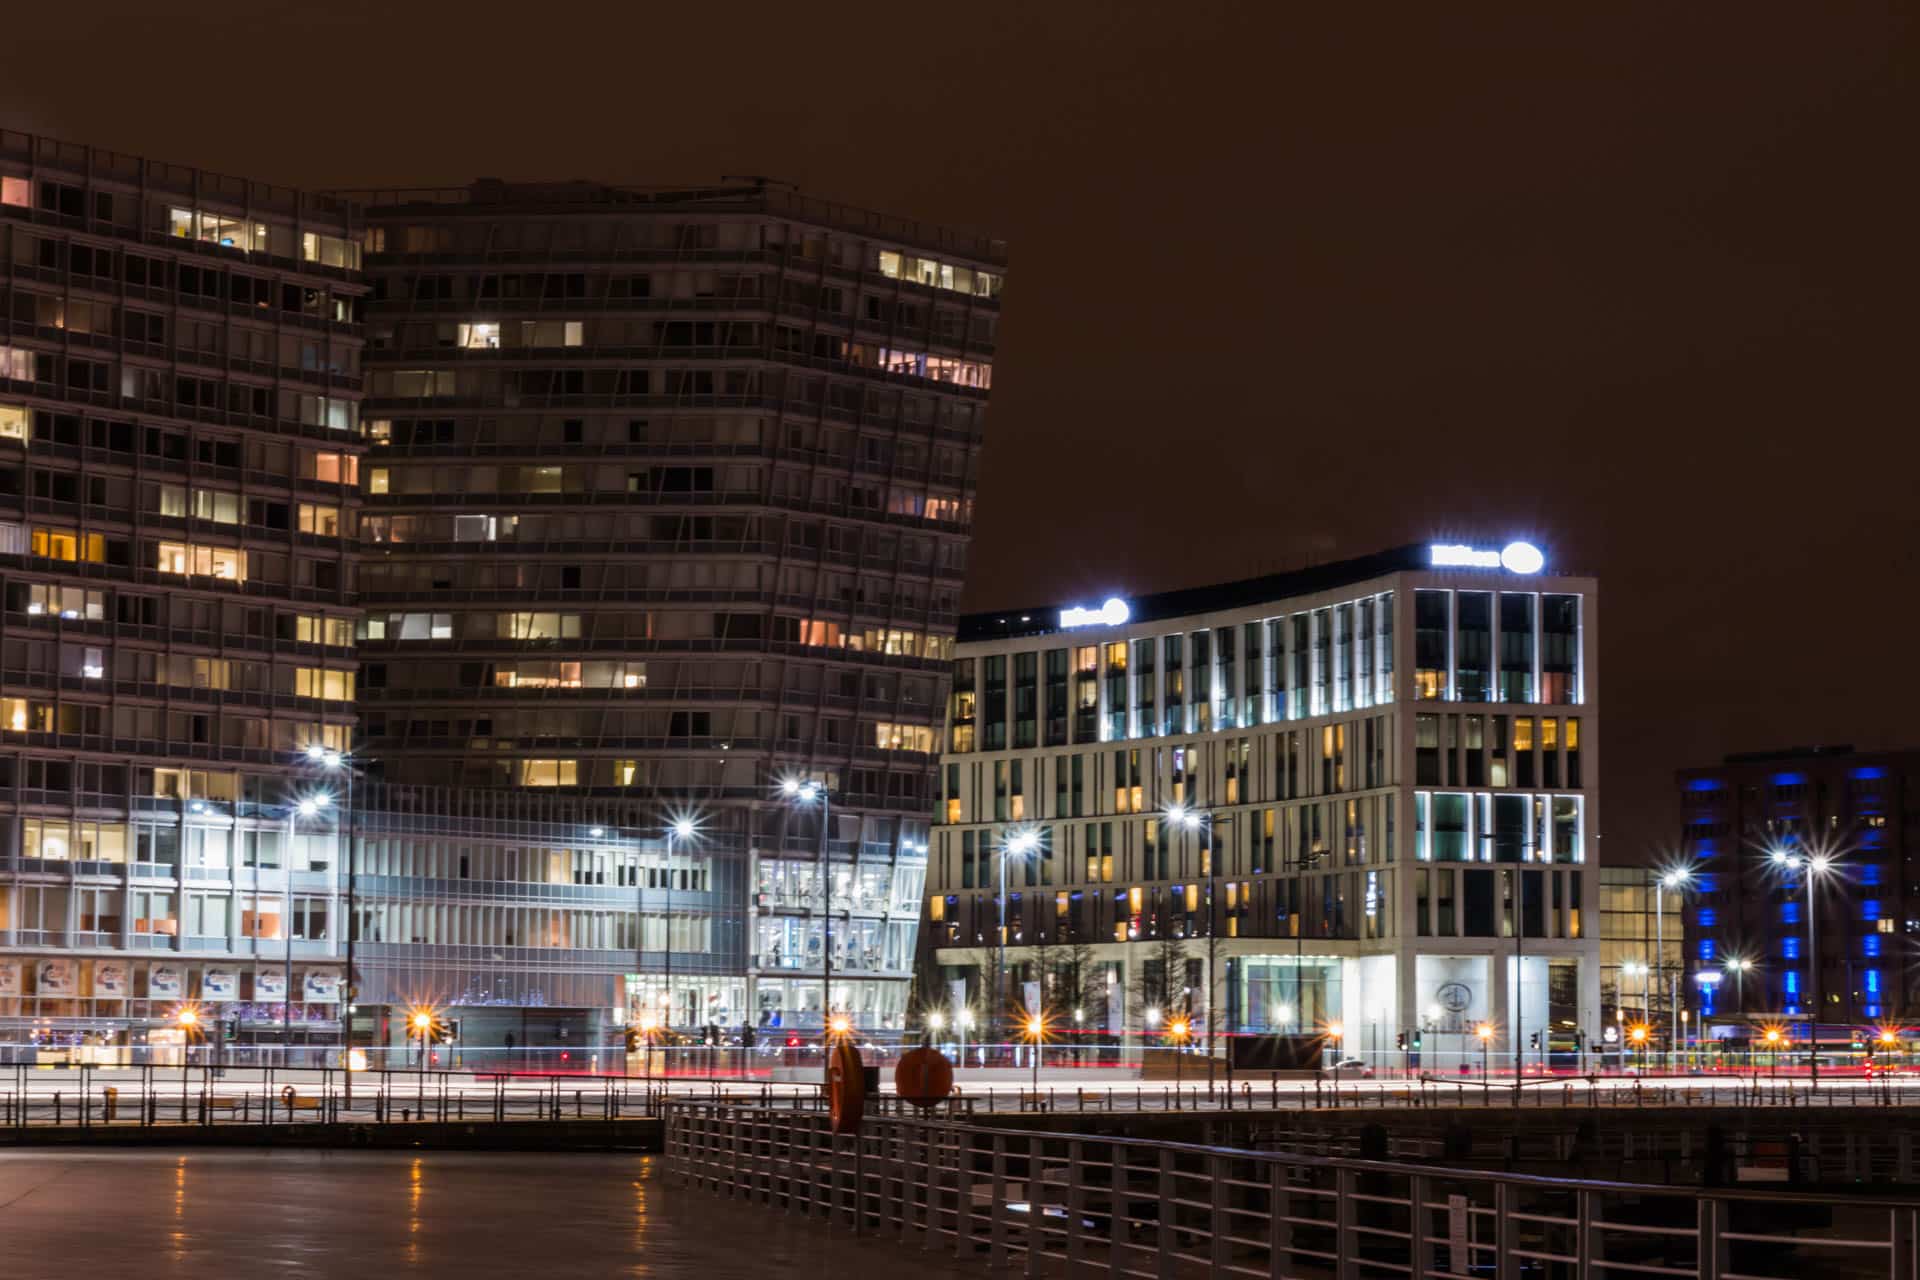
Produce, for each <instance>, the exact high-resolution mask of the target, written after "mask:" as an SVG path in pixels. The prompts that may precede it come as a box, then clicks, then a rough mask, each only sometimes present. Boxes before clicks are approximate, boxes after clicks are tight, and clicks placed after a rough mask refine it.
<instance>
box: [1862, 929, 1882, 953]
mask: <svg viewBox="0 0 1920 1280" xmlns="http://www.w3.org/2000/svg"><path fill="white" fill-rule="evenodd" d="M1860 953H1861V954H1862V955H1869V956H1877V955H1879V954H1880V935H1879V934H1877V933H1870V934H1868V935H1867V936H1866V937H1864V938H1862V939H1860Z"/></svg>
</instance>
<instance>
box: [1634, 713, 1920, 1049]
mask: <svg viewBox="0 0 1920 1280" xmlns="http://www.w3.org/2000/svg"><path fill="white" fill-rule="evenodd" d="M1916 779H1920V752H1913V751H1854V750H1853V749H1852V748H1851V747H1816V748H1794V749H1791V750H1786V751H1777V752H1759V753H1753V754H1745V755H1733V756H1728V757H1727V758H1726V760H1725V761H1723V762H1722V763H1721V764H1720V765H1719V766H1718V767H1715V768H1702V769H1688V770H1683V771H1682V772H1681V773H1680V774H1679V777H1678V781H1679V792H1680V805H1681V854H1682V858H1681V866H1682V867H1684V868H1685V869H1687V870H1689V871H1690V873H1691V874H1690V877H1689V879H1688V882H1687V884H1686V885H1685V887H1684V888H1683V889H1680V890H1678V891H1679V892H1681V893H1684V894H1685V896H1686V902H1685V910H1684V915H1685V935H1686V956H1685V961H1686V965H1687V969H1686V972H1685V975H1684V977H1683V979H1682V982H1683V986H1684V987H1686V988H1688V989H1687V990H1686V993H1685V994H1686V998H1687V1000H1688V1001H1689V1002H1690V1003H1692V1004H1693V1005H1694V1006H1695V1007H1697V1008H1698V1009H1699V1011H1700V1016H1702V1017H1704V1018H1706V1019H1707V1020H1708V1021H1709V1024H1710V1025H1711V1023H1712V1022H1714V1021H1716V1020H1717V1021H1718V1022H1720V1023H1721V1024H1723V1025H1722V1027H1721V1028H1720V1029H1719V1030H1718V1031H1717V1032H1715V1034H1721V1035H1739V1034H1744V1031H1743V1028H1744V1026H1745V1025H1746V1024H1750V1023H1752V1022H1754V1021H1756V1020H1760V1021H1767V1020H1771V1019H1775V1018H1777V1019H1780V1020H1781V1022H1782V1023H1783V1024H1791V1025H1792V1026H1793V1033H1794V1034H1795V1035H1804V1034H1805V1025H1806V1020H1807V1018H1808V1017H1809V1015H1810V1014H1811V1013H1812V1011H1813V1009H1814V1007H1815V1005H1814V989H1815V987H1814V984H1815V982H1816V981H1817V983H1818V993H1819V1003H1818V1010H1819V1013H1818V1021H1819V1025H1820V1027H1821V1029H1822V1030H1821V1036H1822V1038H1823V1039H1828V1038H1834V1037H1843V1036H1845V1035H1846V1034H1847V1029H1849V1028H1851V1029H1853V1030H1855V1031H1858V1030H1864V1029H1866V1028H1870V1027H1873V1026H1876V1025H1880V1024H1890V1023H1897V1022H1906V1021H1910V1020H1912V1019H1913V1018H1915V1017H1916V1016H1920V1007H1916V1003H1915V992H1914V988H1913V981H1912V978H1911V974H1910V965H1909V960H1910V954H1911V949H1912V946H1913V944H1914V938H1915V935H1916V934H1920V871H1917V870H1916V868H1917V867H1920V828H1916V826H1915V824H1914V822H1913V821H1912V820H1911V818H1910V816H1909V815H1910V813H1911V810H1912V806H1913V804H1914V794H1915V793H1914V790H1913V788H1914V785H1915V781H1916ZM1776 855H1778V856H1776ZM1815 857H1824V858H1827V859H1830V862H1829V863H1828V864H1827V867H1828V869H1827V870H1826V871H1825V872H1824V873H1823V874H1819V875H1817V876H1816V877H1815V878H1814V884H1813V893H1812V897H1811V903H1812V918H1811V919H1810V918H1809V910H1808V903H1809V896H1808V893H1807V881H1806V877H1805V875H1804V873H1803V872H1802V871H1801V870H1800V869H1799V868H1797V867H1795V866H1792V865H1787V864H1786V862H1785V861H1784V860H1785V859H1792V860H1794V861H1797V862H1803V861H1805V860H1808V859H1811V858H1815ZM1670 905H1671V904H1670ZM1810 925H1812V926H1814V927H1812V928H1811V929H1810V928H1809V926H1810ZM1810 933H1811V935H1812V939H1813V941H1814V942H1815V943H1817V945H1818V950H1817V951H1812V952H1810V951H1809V949H1808V938H1809V934H1810ZM1816 970H1817V973H1816Z"/></svg>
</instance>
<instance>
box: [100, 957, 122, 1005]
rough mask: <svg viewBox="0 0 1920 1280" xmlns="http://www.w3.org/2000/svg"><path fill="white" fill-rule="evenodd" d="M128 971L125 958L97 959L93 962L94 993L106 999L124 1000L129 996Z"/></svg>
mask: <svg viewBox="0 0 1920 1280" xmlns="http://www.w3.org/2000/svg"><path fill="white" fill-rule="evenodd" d="M127 981H128V971H127V965H126V962H125V961H123V960H96V961H94V962H93V994H94V995H96V996H99V997H102V998H105V999H111V1000H124V999H126V997H127Z"/></svg>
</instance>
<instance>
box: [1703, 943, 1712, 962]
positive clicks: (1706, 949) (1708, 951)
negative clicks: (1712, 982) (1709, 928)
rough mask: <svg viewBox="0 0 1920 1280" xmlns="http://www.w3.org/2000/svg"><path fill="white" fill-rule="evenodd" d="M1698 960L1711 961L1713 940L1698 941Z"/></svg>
mask: <svg viewBox="0 0 1920 1280" xmlns="http://www.w3.org/2000/svg"><path fill="white" fill-rule="evenodd" d="M1700 958H1701V959H1702V960H1711V959H1713V939H1712V938H1702V939H1700Z"/></svg>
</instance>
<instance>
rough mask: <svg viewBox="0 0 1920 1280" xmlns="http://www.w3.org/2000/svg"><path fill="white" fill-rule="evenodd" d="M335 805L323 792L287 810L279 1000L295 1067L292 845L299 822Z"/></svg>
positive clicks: (285, 1048) (284, 1040)
mask: <svg viewBox="0 0 1920 1280" xmlns="http://www.w3.org/2000/svg"><path fill="white" fill-rule="evenodd" d="M332 803H333V797H332V796H330V795H328V794H327V793H326V792H324V791H319V792H315V793H314V794H313V795H310V796H306V797H304V798H302V799H300V800H298V801H295V802H294V803H293V804H292V805H290V806H288V808H287V856H286V857H285V858H283V859H281V867H280V932H281V933H282V934H283V935H284V936H285V939H286V974H285V978H286V984H287V985H286V990H285V991H283V992H281V1000H280V1045H281V1053H282V1054H283V1055H284V1059H285V1065H287V1066H289V1067H290V1066H292V1065H293V841H294V837H295V836H296V835H297V834H298V833H299V829H300V828H299V819H301V818H312V817H315V816H317V815H318V814H319V812H320V811H321V810H322V809H325V808H327V807H328V806H329V805H331V804H332Z"/></svg>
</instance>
